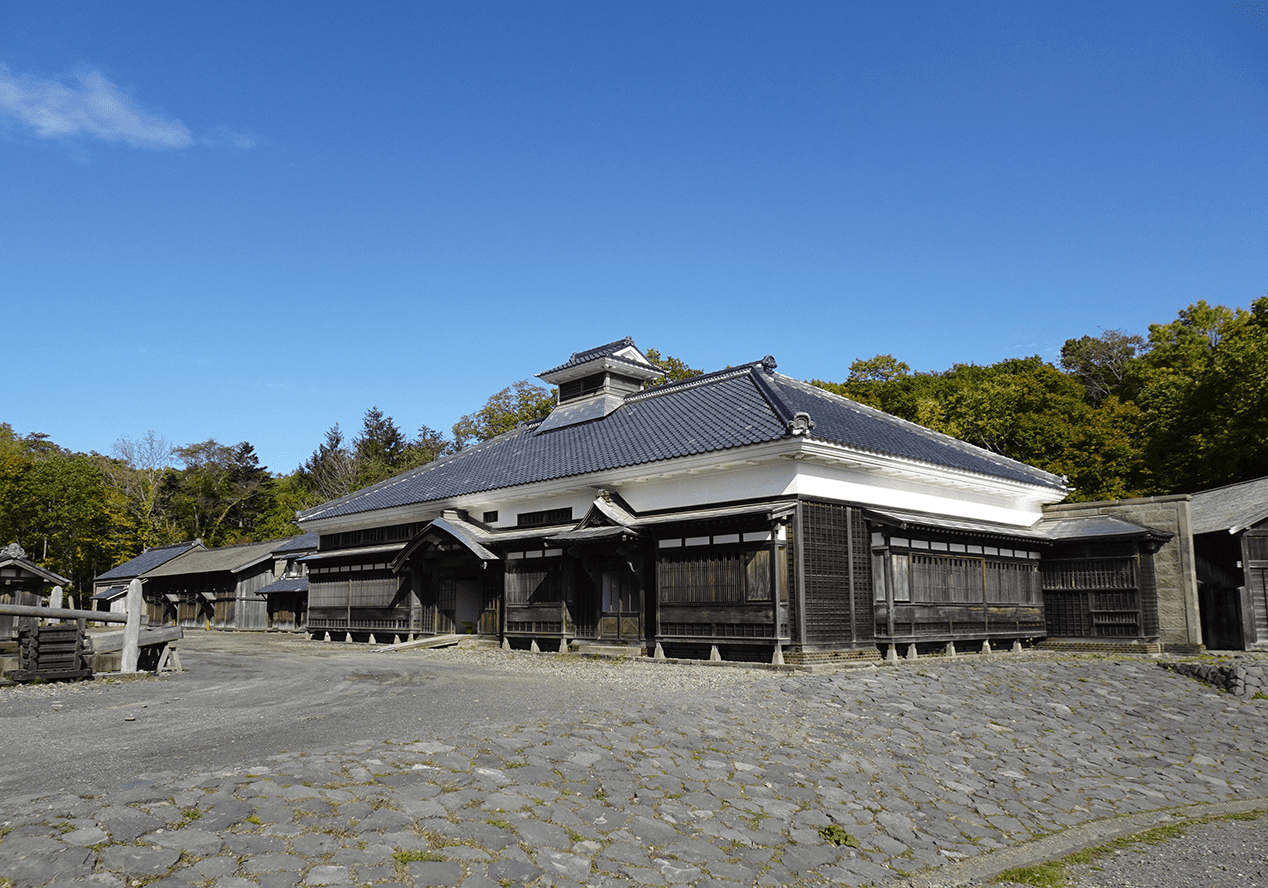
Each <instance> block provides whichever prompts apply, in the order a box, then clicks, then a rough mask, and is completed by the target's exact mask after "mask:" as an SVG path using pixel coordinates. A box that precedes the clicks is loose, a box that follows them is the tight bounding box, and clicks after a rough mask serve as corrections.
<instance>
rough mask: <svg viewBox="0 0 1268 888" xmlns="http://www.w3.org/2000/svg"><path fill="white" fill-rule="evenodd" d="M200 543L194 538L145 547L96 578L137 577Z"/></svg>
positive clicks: (120, 578)
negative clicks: (139, 552)
mask: <svg viewBox="0 0 1268 888" xmlns="http://www.w3.org/2000/svg"><path fill="white" fill-rule="evenodd" d="M201 545H202V543H200V542H198V541H197V540H194V541H192V542H183V543H172V544H170V545H167V546H155V547H154V548H153V549H146V550H145V551H144V552H142V553H141V554H140V555H138V556H137V557H135V558H133V559H131V560H130V561H125V562H123V564H120V565H118V566H116V567H112V568H110V570H108V571H106V572H105V573H103V574H99V575H98V576H97V579H98V580H125V579H131V578H132V577H139V576H140V575H141V574H143V573H145V572H146V571H147V570H153V569H154V568H156V567H158V566H159V565H160V564H164V563H166V562H168V561H171V560H172V559H173V558H175V557H176V556H177V555H183V554H184V553H186V552H188V551H189V550H190V549H192V548H194V546H201Z"/></svg>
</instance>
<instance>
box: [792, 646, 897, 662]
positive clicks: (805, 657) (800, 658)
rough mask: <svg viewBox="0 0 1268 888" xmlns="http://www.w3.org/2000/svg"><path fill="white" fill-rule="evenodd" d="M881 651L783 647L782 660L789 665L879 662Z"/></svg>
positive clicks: (871, 649)
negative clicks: (795, 649)
mask: <svg viewBox="0 0 1268 888" xmlns="http://www.w3.org/2000/svg"><path fill="white" fill-rule="evenodd" d="M880 659H881V652H880V650H878V649H877V648H874V647H872V648H864V649H863V650H858V651H790V650H787V649H785V651H784V662H785V663H787V664H788V665H789V666H810V665H822V664H824V663H846V662H849V663H860V662H870V661H876V662H879V661H880Z"/></svg>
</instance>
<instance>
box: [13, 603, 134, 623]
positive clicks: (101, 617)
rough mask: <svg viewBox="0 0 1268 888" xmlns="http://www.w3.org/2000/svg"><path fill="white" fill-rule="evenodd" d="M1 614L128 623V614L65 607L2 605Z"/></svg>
mask: <svg viewBox="0 0 1268 888" xmlns="http://www.w3.org/2000/svg"><path fill="white" fill-rule="evenodd" d="M0 614H12V615H13V616H15V617H44V618H46V619H49V620H87V621H88V622H90V623H92V622H97V623H126V622H128V616H127V614H116V613H112V612H110V611H81V610H70V609H69V608H64V607H33V606H31V605H27V604H0Z"/></svg>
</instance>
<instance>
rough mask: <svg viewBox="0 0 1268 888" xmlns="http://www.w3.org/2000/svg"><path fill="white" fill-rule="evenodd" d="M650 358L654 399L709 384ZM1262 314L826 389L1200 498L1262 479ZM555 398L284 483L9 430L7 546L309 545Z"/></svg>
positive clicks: (45, 552) (234, 463) (177, 456)
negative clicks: (371, 491)
mask: <svg viewBox="0 0 1268 888" xmlns="http://www.w3.org/2000/svg"><path fill="white" fill-rule="evenodd" d="M647 355H648V357H649V358H650V359H652V360H653V361H654V362H655V363H657V364H658V365H659V366H660V367H662V368H663V369H664V370H665V375H664V376H663V377H661V379H660V380H656V382H664V381H671V380H678V379H685V378H690V377H691V376H694V375H696V374H698V373H699V372H700V371H698V370H695V369H692V368H691V367H689V366H688V365H687V364H686V363H684V362H683V361H682V360H680V359H678V358H675V357H672V356H669V355H666V356H663V357H662V356H661V355H660V354H659V353H658V352H656V351H655V350H654V349H648V350H647ZM1266 356H1268V297H1263V298H1260V299H1257V300H1256V301H1255V302H1253V303H1252V304H1251V306H1250V308H1249V310H1246V309H1240V308H1226V307H1223V306H1210V305H1207V304H1206V303H1205V302H1198V303H1196V304H1194V305H1191V306H1189V307H1188V308H1186V309H1184V310H1183V311H1181V312H1180V313H1179V316H1178V317H1177V318H1176V319H1175V320H1173V321H1171V322H1170V323H1160V324H1152V325H1150V327H1149V330H1148V334H1147V336H1141V335H1137V334H1133V333H1126V332H1123V331H1118V330H1109V331H1103V332H1101V333H1100V334H1099V335H1096V336H1092V335H1085V336H1083V337H1081V338H1079V339H1070V340H1068V341H1066V343H1065V344H1064V345H1063V346H1062V348H1061V352H1060V359H1059V362H1058V363H1057V364H1052V363H1049V362H1047V361H1045V360H1043V359H1042V358H1040V357H1038V356H1033V357H1019V358H1013V359H1009V360H1006V361H1001V362H999V363H998V364H993V365H991V366H978V365H974V364H957V365H955V366H953V367H951V368H950V369H948V370H945V371H939V372H928V373H913V372H912V371H911V369H910V366H909V365H908V364H907V363H906V362H904V361H902V360H899V359H898V358H896V357H894V356H893V355H877V356H875V357H872V358H867V359H859V360H856V361H854V362H853V363H852V364H851V365H850V366H849V376H848V378H846V379H845V380H844V381H841V382H830V381H821V380H815V383H816V384H817V385H820V386H822V387H824V388H826V389H829V390H831V391H834V392H837V393H839V394H842V395H845V396H847V397H850V398H853V399H855V400H857V401H860V402H862V403H865V404H869V405H871V406H874V407H877V408H880V409H881V410H885V411H887V412H889V413H892V414H894V415H896V416H900V417H903V418H904V419H909V420H911V421H913V422H917V423H920V424H922V425H925V426H929V427H930V428H934V429H937V430H939V431H942V432H945V433H947V434H949V435H954V436H955V437H957V438H961V439H963V440H965V441H969V442H971V443H973V444H976V445H978V446H980V447H985V448H987V449H990V450H992V451H995V452H997V453H1001V454H1003V455H1005V456H1009V457H1012V458H1013V459H1018V460H1022V461H1024V462H1027V463H1030V464H1032V465H1035V466H1038V467H1039V468H1042V469H1046V470H1048V471H1050V472H1055V473H1057V474H1061V475H1065V476H1067V477H1068V478H1069V481H1070V484H1071V485H1072V487H1073V488H1074V494H1073V498H1075V499H1080V500H1091V499H1111V498H1119V497H1128V496H1141V495H1152V494H1164V493H1177V492H1185V493H1189V492H1194V491H1198V490H1202V489H1206V488H1209V487H1216V486H1219V485H1221V484H1228V483H1232V482H1234V481H1241V480H1245V479H1248V478H1255V477H1260V476H1263V475H1268V359H1266ZM553 403H554V398H553V395H552V394H551V392H549V391H547V390H546V389H544V388H542V387H541V386H538V385H534V384H532V383H530V382H528V381H527V380H520V381H518V382H515V383H513V384H512V385H509V386H507V387H506V388H505V389H503V390H502V391H500V392H497V393H495V394H494V395H492V396H491V397H490V398H489V399H488V400H487V401H486V402H485V404H484V406H482V407H481V408H480V409H478V410H476V411H474V412H472V413H470V414H468V415H466V416H464V417H462V418H461V419H459V420H458V422H456V423H455V424H454V426H453V428H452V430H451V434H450V436H446V435H444V434H443V433H441V432H438V431H436V430H434V429H430V428H427V427H426V426H424V427H423V428H421V429H419V430H418V431H417V433H416V434H414V435H413V437H410V436H408V435H407V434H406V433H404V432H403V431H402V430H401V429H400V428H398V427H397V425H396V423H395V422H394V421H393V419H392V417H390V416H387V415H385V414H384V413H383V412H382V411H380V410H379V409H378V408H377V407H371V408H369V409H368V410H367V411H366V413H365V416H364V419H363V423H362V428H361V429H360V430H359V431H358V432H357V434H356V435H354V436H353V437H352V438H351V439H348V438H346V437H345V435H344V432H343V430H341V429H340V428H339V426H338V425H337V424H336V425H334V426H333V427H331V428H330V429H329V430H328V431H327V432H326V435H325V439H324V440H322V441H320V442H317V443H316V447H315V449H314V451H313V453H312V456H311V457H309V459H308V460H306V461H305V463H304V464H303V465H302V466H300V467H298V468H296V469H295V470H294V471H292V472H290V473H288V474H278V473H275V472H270V471H268V469H267V468H266V467H263V466H260V464H259V459H258V457H257V455H256V453H255V449H254V448H253V447H252V445H251V444H250V443H248V442H246V441H243V442H241V443H238V444H233V445H229V444H222V443H220V442H218V441H215V440H208V441H203V442H199V443H193V444H186V445H183V446H177V445H174V444H173V443H171V442H170V441H168V440H167V439H165V438H163V437H162V436H161V435H160V434H158V433H155V432H153V431H150V432H146V433H144V434H142V435H139V436H138V437H136V438H129V437H125V438H121V439H119V440H118V441H115V442H114V443H113V444H112V445H109V450H110V453H109V455H103V454H101V453H97V452H92V453H74V452H71V451H69V450H66V449H64V448H62V447H59V446H58V445H57V444H56V443H54V442H53V441H50V440H49V439H48V436H46V435H44V434H41V433H39V432H27V433H25V434H20V433H19V432H18V431H16V430H14V429H13V428H12V427H11V426H10V425H8V424H7V423H0V545H4V544H7V543H9V542H16V543H18V544H20V545H21V546H22V547H23V548H24V549H26V551H27V553H28V555H29V557H31V558H32V559H34V560H36V561H37V562H39V563H40V564H42V565H44V566H45V567H48V568H49V569H51V570H54V571H56V572H58V573H60V574H63V575H65V576H68V577H70V578H71V579H72V581H73V586H74V589H75V590H76V591H79V592H81V593H82V592H83V591H86V590H89V589H90V588H91V584H92V578H93V577H94V576H95V575H97V574H99V573H101V572H103V571H105V570H107V569H109V568H110V567H113V566H114V565H116V564H118V563H120V562H121V561H123V560H126V559H128V558H131V557H133V556H134V555H136V554H138V553H140V552H141V551H142V550H143V549H145V548H147V547H150V546H155V545H161V544H164V543H169V542H174V541H177V540H183V539H194V538H200V539H202V540H203V542H204V543H206V544H207V545H208V546H221V545H227V544H230V543H235V542H246V541H255V540H266V539H273V538H276V537H282V536H287V535H290V534H296V533H299V528H298V527H296V526H295V525H294V523H293V522H292V519H293V517H294V515H295V512H296V510H299V509H303V508H306V507H308V506H312V505H316V504H318V503H321V502H324V501H326V500H329V499H333V498H335V497H338V496H342V495H343V494H345V493H349V492H351V491H353V490H357V489H359V488H361V487H365V486H367V485H369V484H374V483H376V482H378V481H381V480H384V479H386V478H390V477H392V476H393V475H395V474H397V473H399V472H402V471H406V470H408V469H411V468H414V467H416V466H420V465H423V464H425V463H427V462H430V461H432V460H434V459H436V458H438V457H440V456H443V455H445V454H447V453H451V452H454V451H456V450H457V449H459V448H461V447H464V446H467V445H468V444H471V443H475V442H477V441H482V440H486V439H488V438H490V437H493V436H495V435H498V434H501V433H502V432H504V431H507V430H509V429H511V428H514V427H515V425H516V424H517V423H519V422H521V421H526V420H531V419H535V418H537V417H540V416H543V415H545V414H546V413H547V412H548V411H549V410H550V407H551V405H552V404H553Z"/></svg>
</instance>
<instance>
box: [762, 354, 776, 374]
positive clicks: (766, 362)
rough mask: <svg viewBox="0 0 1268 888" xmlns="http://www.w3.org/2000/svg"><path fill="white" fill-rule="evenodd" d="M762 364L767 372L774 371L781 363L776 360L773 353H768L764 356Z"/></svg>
mask: <svg viewBox="0 0 1268 888" xmlns="http://www.w3.org/2000/svg"><path fill="white" fill-rule="evenodd" d="M761 365H762V369H763V370H765V371H766V372H767V373H774V372H775V368H776V367H778V366H779V364H777V363H776V362H775V357H774V356H773V355H767V356H766V357H764V358H762V360H761Z"/></svg>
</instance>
